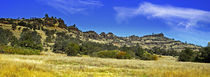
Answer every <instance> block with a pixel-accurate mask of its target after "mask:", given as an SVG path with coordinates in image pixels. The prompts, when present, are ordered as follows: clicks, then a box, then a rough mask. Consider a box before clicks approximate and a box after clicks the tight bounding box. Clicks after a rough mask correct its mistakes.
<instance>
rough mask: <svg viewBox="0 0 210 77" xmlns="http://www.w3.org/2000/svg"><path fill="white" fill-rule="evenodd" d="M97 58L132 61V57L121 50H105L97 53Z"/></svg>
mask: <svg viewBox="0 0 210 77" xmlns="http://www.w3.org/2000/svg"><path fill="white" fill-rule="evenodd" d="M95 56H97V57H101V58H117V59H131V58H132V57H130V55H129V54H128V53H126V52H123V51H119V50H105V51H100V52H96V53H95Z"/></svg>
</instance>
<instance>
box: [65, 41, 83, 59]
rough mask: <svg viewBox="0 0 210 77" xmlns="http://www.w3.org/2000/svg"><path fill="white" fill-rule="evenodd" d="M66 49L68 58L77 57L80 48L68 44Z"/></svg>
mask: <svg viewBox="0 0 210 77" xmlns="http://www.w3.org/2000/svg"><path fill="white" fill-rule="evenodd" d="M64 49H65V52H66V53H67V55H68V56H77V54H78V53H79V50H80V46H79V45H78V44H76V43H68V45H67V46H66V47H65V48H64Z"/></svg>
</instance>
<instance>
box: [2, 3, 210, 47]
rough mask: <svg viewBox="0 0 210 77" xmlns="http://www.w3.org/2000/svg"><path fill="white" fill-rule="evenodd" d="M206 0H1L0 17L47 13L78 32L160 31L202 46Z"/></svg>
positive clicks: (208, 12) (208, 15) (207, 32)
mask: <svg viewBox="0 0 210 77" xmlns="http://www.w3.org/2000/svg"><path fill="white" fill-rule="evenodd" d="M209 3H210V1H209V0H173V1H172V0H2V1H1V2H0V7H1V10H0V17H1V18H18V17H24V18H30V17H43V16H44V14H45V13H48V14H49V16H54V17H58V18H62V19H64V20H65V23H66V24H67V25H72V24H77V27H79V29H81V30H82V31H88V30H94V31H96V32H97V33H101V32H106V33H108V32H113V33H114V34H116V35H117V36H130V35H138V36H143V35H148V34H152V33H161V32H162V33H164V34H165V35H166V36H167V37H169V38H174V39H176V40H181V41H183V42H185V41H186V42H188V43H193V44H196V45H201V46H206V45H207V43H208V42H210V5H209Z"/></svg>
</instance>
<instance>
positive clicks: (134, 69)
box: [0, 54, 210, 77]
mask: <svg viewBox="0 0 210 77" xmlns="http://www.w3.org/2000/svg"><path fill="white" fill-rule="evenodd" d="M0 77H210V64H208V63H192V62H177V61H176V59H175V58H173V57H169V56H163V57H161V58H160V59H159V60H157V61H143V60H127V59H120V60H119V59H103V58H92V57H68V56H65V55H31V56H28V55H7V54H0Z"/></svg>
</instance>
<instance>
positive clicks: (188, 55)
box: [178, 48, 196, 61]
mask: <svg viewBox="0 0 210 77" xmlns="http://www.w3.org/2000/svg"><path fill="white" fill-rule="evenodd" d="M195 56H196V55H195V53H194V52H193V51H192V50H191V49H190V48H185V50H183V51H182V52H181V53H180V55H179V58H178V60H179V61H194V59H195Z"/></svg>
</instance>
